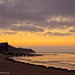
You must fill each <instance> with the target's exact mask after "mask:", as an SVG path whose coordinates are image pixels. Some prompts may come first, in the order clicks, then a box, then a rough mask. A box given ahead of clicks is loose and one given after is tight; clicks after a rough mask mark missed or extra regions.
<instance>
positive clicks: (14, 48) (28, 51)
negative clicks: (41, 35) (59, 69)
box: [8, 46, 35, 54]
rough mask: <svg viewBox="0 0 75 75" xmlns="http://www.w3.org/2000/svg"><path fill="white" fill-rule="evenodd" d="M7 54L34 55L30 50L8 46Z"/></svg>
mask: <svg viewBox="0 0 75 75" xmlns="http://www.w3.org/2000/svg"><path fill="white" fill-rule="evenodd" d="M8 53H20V54H26V53H35V51H33V50H32V49H25V48H16V47H13V46H9V48H8Z"/></svg>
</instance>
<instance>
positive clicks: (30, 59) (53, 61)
mask: <svg viewBox="0 0 75 75" xmlns="http://www.w3.org/2000/svg"><path fill="white" fill-rule="evenodd" d="M36 54H39V55H38V56H37V55H35V56H19V57H13V59H14V60H15V61H19V62H25V63H29V64H35V65H44V66H46V67H47V68H48V67H56V68H62V69H68V70H75V53H73V52H72V53H36Z"/></svg>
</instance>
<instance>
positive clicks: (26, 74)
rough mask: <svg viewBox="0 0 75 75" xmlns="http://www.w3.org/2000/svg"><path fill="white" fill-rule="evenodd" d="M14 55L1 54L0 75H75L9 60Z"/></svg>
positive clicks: (52, 68)
mask: <svg viewBox="0 0 75 75" xmlns="http://www.w3.org/2000/svg"><path fill="white" fill-rule="evenodd" d="M9 57H13V55H2V54H0V74H1V73H3V74H1V75H75V71H74V70H73V71H72V70H70V71H69V70H67V69H61V68H55V67H48V68H46V66H43V65H34V64H29V63H23V62H18V61H15V60H11V59H9Z"/></svg>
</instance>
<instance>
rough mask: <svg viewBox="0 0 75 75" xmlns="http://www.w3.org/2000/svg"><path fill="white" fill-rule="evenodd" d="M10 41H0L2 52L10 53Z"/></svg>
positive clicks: (0, 51) (0, 50)
mask: <svg viewBox="0 0 75 75" xmlns="http://www.w3.org/2000/svg"><path fill="white" fill-rule="evenodd" d="M8 47H9V45H8V43H7V42H5V43H0V53H3V54H7V53H8Z"/></svg>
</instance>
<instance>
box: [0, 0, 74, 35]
mask: <svg viewBox="0 0 75 75" xmlns="http://www.w3.org/2000/svg"><path fill="white" fill-rule="evenodd" d="M74 7H75V1H74V0H18V1H17V0H0V29H7V30H13V31H29V32H43V33H44V32H45V30H46V29H48V30H49V29H63V30H64V29H65V28H66V29H68V28H69V27H71V28H73V29H74V27H75V8H74ZM71 32H75V31H73V30H69V32H68V33H71ZM57 34H60V32H58V33H57V32H55V34H54V35H57ZM65 34H66V33H64V34H62V33H61V34H60V35H65ZM52 35H53V34H52Z"/></svg>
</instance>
